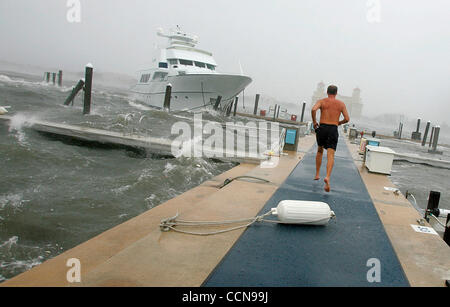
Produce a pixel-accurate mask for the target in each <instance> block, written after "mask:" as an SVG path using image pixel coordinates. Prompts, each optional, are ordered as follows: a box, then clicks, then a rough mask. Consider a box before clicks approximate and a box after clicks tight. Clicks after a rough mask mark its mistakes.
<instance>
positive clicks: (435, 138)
mask: <svg viewBox="0 0 450 307" xmlns="http://www.w3.org/2000/svg"><path fill="white" fill-rule="evenodd" d="M440 130H441V128H440V127H439V126H436V127H434V135H433V151H436V150H437V145H438V141H439V132H440Z"/></svg>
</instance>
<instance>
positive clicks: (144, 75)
mask: <svg viewBox="0 0 450 307" xmlns="http://www.w3.org/2000/svg"><path fill="white" fill-rule="evenodd" d="M151 75H152V74H143V75H142V76H141V80H140V82H141V83H147V82H148V80H150V76H151Z"/></svg>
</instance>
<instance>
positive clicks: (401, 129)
mask: <svg viewBox="0 0 450 307" xmlns="http://www.w3.org/2000/svg"><path fill="white" fill-rule="evenodd" d="M398 132H399V133H398V138H399V139H401V138H402V132H403V123H400V129H399V131H398Z"/></svg>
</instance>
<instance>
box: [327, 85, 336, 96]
mask: <svg viewBox="0 0 450 307" xmlns="http://www.w3.org/2000/svg"><path fill="white" fill-rule="evenodd" d="M337 91H338V88H337V86H336V85H330V86H329V87H328V89H327V94H328V95H337Z"/></svg>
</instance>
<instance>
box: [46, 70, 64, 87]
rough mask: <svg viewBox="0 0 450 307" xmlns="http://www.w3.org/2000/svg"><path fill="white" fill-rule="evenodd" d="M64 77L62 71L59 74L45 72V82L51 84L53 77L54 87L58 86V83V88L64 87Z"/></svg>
mask: <svg viewBox="0 0 450 307" xmlns="http://www.w3.org/2000/svg"><path fill="white" fill-rule="evenodd" d="M62 75H63V72H62V70H59V71H58V72H57V73H56V72H45V73H44V81H45V82H47V83H50V76H51V80H52V83H53V85H56V83H58V86H59V87H62Z"/></svg>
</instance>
